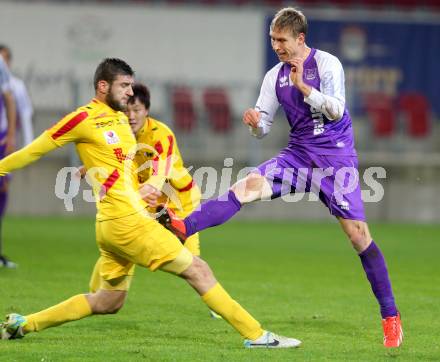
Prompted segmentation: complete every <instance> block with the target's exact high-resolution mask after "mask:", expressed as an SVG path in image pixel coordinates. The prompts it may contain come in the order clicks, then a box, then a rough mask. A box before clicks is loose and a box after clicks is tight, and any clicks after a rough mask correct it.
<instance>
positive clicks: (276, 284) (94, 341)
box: [0, 218, 440, 361]
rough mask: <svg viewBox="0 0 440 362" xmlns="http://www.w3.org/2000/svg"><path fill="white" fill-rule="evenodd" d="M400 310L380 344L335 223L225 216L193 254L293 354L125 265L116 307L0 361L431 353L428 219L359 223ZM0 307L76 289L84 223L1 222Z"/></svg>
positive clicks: (356, 269) (20, 308)
mask: <svg viewBox="0 0 440 362" xmlns="http://www.w3.org/2000/svg"><path fill="white" fill-rule="evenodd" d="M371 230H372V233H373V236H374V238H375V240H376V241H377V242H378V244H379V245H380V246H381V248H382V250H383V252H384V253H385V256H386V258H387V262H388V268H389V270H390V273H391V279H392V281H393V286H394V291H395V296H396V299H397V301H398V305H399V308H400V310H401V313H402V316H403V324H404V330H405V340H404V345H403V346H402V348H401V349H399V350H398V351H387V350H385V349H384V348H383V347H382V331H381V324H380V318H379V313H378V307H377V304H376V301H375V299H374V297H373V295H372V293H371V292H370V288H369V284H368V282H367V280H366V278H365V277H364V273H363V270H362V267H361V264H360V262H359V260H358V257H357V256H356V254H355V253H354V251H352V249H351V247H350V246H349V243H348V241H347V240H346V239H345V237H344V235H343V234H342V231H341V230H340V228H339V227H338V226H337V225H336V224H326V223H310V224H307V223H293V222H292V223H287V222H286V223H269V222H258V223H257V222H255V223H245V222H232V223H229V224H226V225H223V226H221V227H217V228H215V229H211V230H207V231H205V232H203V233H202V235H201V240H202V255H203V257H204V258H205V259H206V260H207V261H208V262H209V263H210V265H211V266H212V268H213V270H214V272H215V274H216V276H217V278H218V279H219V280H220V281H221V283H222V284H223V286H224V287H225V288H226V289H227V290H228V291H229V293H230V294H231V295H232V296H233V297H234V298H235V299H236V300H237V301H239V302H240V303H241V304H242V305H243V306H244V307H245V308H247V309H248V311H249V312H251V313H252V314H253V315H254V316H255V317H256V318H257V319H258V320H259V321H260V322H261V323H262V325H263V327H264V328H267V329H270V330H273V331H275V332H277V333H280V334H284V335H288V336H293V337H296V338H298V339H301V340H302V341H303V346H302V347H301V348H299V349H297V350H246V349H244V348H243V347H242V340H241V338H240V336H239V335H238V333H236V332H235V331H234V330H233V329H232V328H231V327H229V326H228V325H227V324H226V323H225V322H224V321H218V320H213V319H211V318H210V317H209V315H208V310H207V308H206V307H205V306H204V304H203V303H202V302H201V301H200V299H199V297H198V296H197V295H196V293H194V292H193V290H192V289H191V288H190V287H188V286H187V285H186V284H185V282H184V281H183V280H180V279H178V278H176V277H173V276H170V275H167V274H165V273H162V272H156V273H151V272H149V271H147V270H142V269H140V268H138V269H137V273H136V276H135V279H134V281H133V285H132V288H131V290H130V294H129V297H128V300H127V302H126V305H125V306H124V308H123V309H122V310H121V311H120V312H119V313H118V314H117V315H111V316H94V317H91V318H87V319H84V320H81V321H78V322H73V323H69V324H66V325H63V326H61V327H58V328H51V329H47V330H45V331H43V332H41V333H35V334H32V335H28V336H27V337H26V338H24V339H22V340H16V341H0V361H142V360H144V361H292V360H298V361H390V360H392V361H435V360H440V319H439V317H438V316H439V314H440V266H439V265H440V262H439V257H440V225H437V226H435V225H431V226H430V225H425V226H421V225H385V224H383V225H382V224H377V225H371ZM4 235H5V240H6V243H5V244H6V252H7V255H9V256H10V257H11V258H12V259H13V260H15V261H17V262H18V263H19V264H20V266H19V268H18V269H17V270H7V269H0V313H1V314H6V313H8V312H12V311H15V312H19V313H23V314H26V313H30V312H35V311H38V310H40V309H43V308H46V307H48V306H50V305H53V304H56V303H58V302H60V301H62V300H64V299H66V298H68V297H70V296H72V295H74V294H78V293H81V292H85V291H87V286H88V280H89V276H90V273H91V271H92V267H93V265H94V262H95V260H96V258H97V256H98V255H97V248H96V246H95V241H94V221H93V220H92V219H76V218H72V219H61V218H58V219H57V218H7V219H6V220H5V222H4Z"/></svg>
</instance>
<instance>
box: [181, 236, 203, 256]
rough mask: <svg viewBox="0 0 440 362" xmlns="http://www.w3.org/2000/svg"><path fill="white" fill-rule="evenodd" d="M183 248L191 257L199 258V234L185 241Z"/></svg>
mask: <svg viewBox="0 0 440 362" xmlns="http://www.w3.org/2000/svg"><path fill="white" fill-rule="evenodd" d="M183 246H185V248H187V249H188V250H189V251H190V252H191V254H192V255H195V256H200V239H199V233H196V234H193V235H191V236H190V237H189V238H188V239H186V240H185V244H183Z"/></svg>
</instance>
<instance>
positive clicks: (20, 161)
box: [0, 132, 57, 176]
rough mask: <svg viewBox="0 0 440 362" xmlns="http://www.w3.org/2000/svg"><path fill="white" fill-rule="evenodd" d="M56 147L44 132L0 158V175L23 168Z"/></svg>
mask: <svg viewBox="0 0 440 362" xmlns="http://www.w3.org/2000/svg"><path fill="white" fill-rule="evenodd" d="M56 148H57V145H56V144H55V142H54V141H53V140H52V138H51V137H50V136H49V135H48V134H47V133H46V132H44V133H43V134H42V135H41V136H39V137H38V138H36V139H35V140H34V141H33V142H31V143H30V144H29V145H27V146H26V147H24V148H22V149H21V150H18V151H17V152H14V153H12V154H10V155H9V156H7V157H5V158H4V159H2V160H0V176H4V175H6V174H7V173H9V172H11V171H14V170H17V169H20V168H23V167H25V166H27V165H29V164H30V163H32V162H35V161H37V160H38V159H40V158H41V157H42V156H44V155H45V154H46V153H48V152H50V151H52V150H54V149H56Z"/></svg>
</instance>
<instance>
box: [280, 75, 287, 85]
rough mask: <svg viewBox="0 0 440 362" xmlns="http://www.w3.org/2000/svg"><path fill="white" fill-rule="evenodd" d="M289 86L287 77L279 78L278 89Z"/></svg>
mask: <svg viewBox="0 0 440 362" xmlns="http://www.w3.org/2000/svg"><path fill="white" fill-rule="evenodd" d="M288 85H289V81H288V78H287V75H284V76H282V77H281V78H280V88H283V87H286V86H288Z"/></svg>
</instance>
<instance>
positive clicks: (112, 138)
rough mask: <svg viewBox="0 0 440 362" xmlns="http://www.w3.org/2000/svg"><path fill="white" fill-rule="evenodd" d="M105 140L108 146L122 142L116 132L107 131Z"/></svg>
mask: <svg viewBox="0 0 440 362" xmlns="http://www.w3.org/2000/svg"><path fill="white" fill-rule="evenodd" d="M104 138H105V140H106V142H107V144H109V145H113V144H115V143H119V142H120V140H119V137H118V135H117V134H116V132H115V131H105V132H104Z"/></svg>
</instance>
